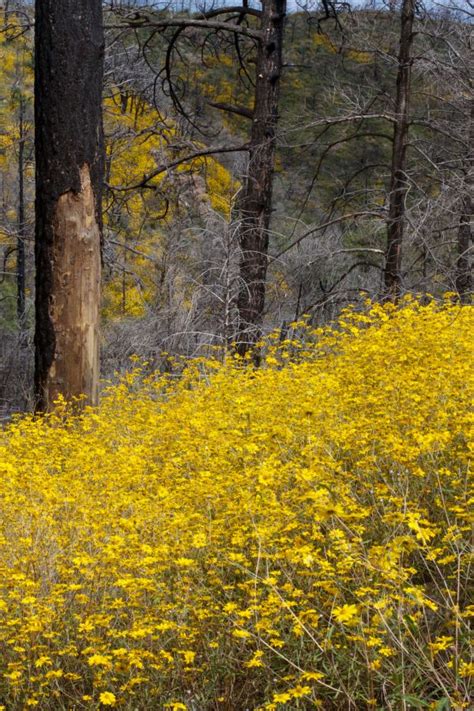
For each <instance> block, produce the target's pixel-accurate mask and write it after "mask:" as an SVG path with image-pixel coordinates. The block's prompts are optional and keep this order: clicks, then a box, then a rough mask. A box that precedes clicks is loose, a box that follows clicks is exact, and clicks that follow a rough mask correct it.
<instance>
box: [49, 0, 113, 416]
mask: <svg viewBox="0 0 474 711" xmlns="http://www.w3.org/2000/svg"><path fill="white" fill-rule="evenodd" d="M103 54H104V38H103V22H102V3H101V0H61V2H58V1H57V0H37V1H36V19H35V122H36V242H35V261H36V333H35V390H36V407H37V409H38V410H39V411H44V410H48V409H50V408H51V406H52V404H53V402H54V400H55V399H56V397H57V396H58V395H60V394H61V395H64V396H65V397H66V398H67V399H70V398H72V397H75V396H79V395H85V396H86V402H90V403H92V404H95V403H96V402H97V397H98V375H99V336H98V328H99V294H100V241H101V186H102V181H103V137H102V80H103Z"/></svg>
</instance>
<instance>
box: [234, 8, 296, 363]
mask: <svg viewBox="0 0 474 711" xmlns="http://www.w3.org/2000/svg"><path fill="white" fill-rule="evenodd" d="M285 14H286V0H263V2H262V19H261V30H262V36H263V38H262V40H261V42H260V43H259V48H258V56H257V66H256V79H255V81H256V87H255V104H254V112H253V120H252V129H251V137H250V143H249V162H248V168H247V175H246V176H245V180H244V185H243V187H242V195H241V198H240V200H239V205H238V208H237V212H238V219H239V241H240V248H241V261H240V290H239V295H238V300H237V309H238V317H239V323H238V332H237V338H236V342H237V352H238V353H239V354H240V355H244V354H245V353H246V352H247V351H248V350H249V348H252V347H253V346H254V345H255V343H256V342H257V341H258V339H259V337H260V335H261V326H262V319H263V312H264V306H265V282H266V274H267V265H268V237H269V227H270V218H271V213H272V187H273V170H274V163H275V143H276V126H277V122H278V100H279V92H280V76H281V71H282V45H283V28H284V21H285Z"/></svg>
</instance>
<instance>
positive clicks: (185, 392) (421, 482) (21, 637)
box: [0, 299, 474, 711]
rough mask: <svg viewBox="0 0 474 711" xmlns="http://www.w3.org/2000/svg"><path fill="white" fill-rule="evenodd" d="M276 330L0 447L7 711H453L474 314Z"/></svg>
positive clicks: (461, 636)
mask: <svg viewBox="0 0 474 711" xmlns="http://www.w3.org/2000/svg"><path fill="white" fill-rule="evenodd" d="M290 333H291V337H290V336H289V337H288V338H286V340H283V341H282V340H281V338H280V336H279V335H275V337H274V338H273V340H272V338H270V340H269V342H268V344H267V346H266V353H267V355H266V359H265V362H264V363H263V366H262V367H261V368H260V369H258V370H255V369H254V368H253V367H252V366H248V367H243V366H242V364H241V363H240V362H239V361H238V360H235V359H233V358H231V357H228V358H227V359H225V360H224V362H221V361H220V360H219V359H216V360H207V361H204V360H202V361H200V360H196V361H193V363H192V364H190V365H189V366H188V367H187V368H186V369H185V370H184V372H183V373H182V375H181V376H180V377H173V376H170V375H162V376H159V375H153V374H152V375H150V374H148V375H146V374H145V369H143V368H142V369H140V368H137V369H136V370H135V371H134V372H133V373H131V374H129V375H127V376H126V377H125V378H123V379H122V380H121V382H120V383H119V384H117V385H114V386H110V387H109V388H108V389H107V390H106V392H105V393H104V397H103V401H102V405H101V407H100V409H99V410H87V411H86V412H85V413H84V414H83V415H81V416H75V417H73V416H68V413H67V408H66V407H65V406H64V405H61V404H59V405H58V409H57V411H56V412H55V413H54V414H53V415H51V416H48V417H43V418H38V419H34V418H33V417H28V416H26V417H23V418H21V419H18V420H17V421H15V422H14V423H12V424H11V425H10V426H8V427H7V428H6V429H5V430H4V431H3V432H2V433H0V472H1V479H0V502H1V503H0V507H1V518H0V652H1V653H0V707H1V708H3V709H8V710H10V709H12V710H16V709H27V708H30V707H32V708H34V707H36V708H37V709H45V710H52V711H53V710H54V711H60V710H61V709H104V708H109V707H115V708H117V709H129V710H130V711H131V710H132V709H171V710H173V711H179V710H180V709H182V710H183V711H184V710H185V709H187V710H189V711H208V710H209V711H211V710H212V711H213V710H216V711H218V710H226V711H244V710H245V709H249V710H251V711H254V710H257V709H261V710H265V711H273V710H278V711H281V710H287V711H288V710H290V709H291V710H293V709H311V708H321V709H324V710H329V711H330V710H332V709H341V710H346V709H347V710H350V709H352V710H354V711H359V710H363V709H393V710H394V711H398V710H399V709H401V710H409V709H419V708H426V709H433V710H436V711H442V710H443V709H445V710H447V709H467V708H468V707H469V698H470V696H469V678H470V675H471V676H472V672H473V665H472V663H470V660H469V638H468V623H469V618H470V617H472V615H473V613H474V606H473V605H472V604H469V599H468V590H469V585H468V576H469V570H470V568H469V565H470V560H469V555H470V548H469V545H470V541H469V539H470V533H471V525H472V498H471V500H470V499H469V484H470V482H469V479H468V454H469V433H470V428H472V414H470V411H469V406H470V401H471V398H472V371H471V369H470V356H471V355H472V346H473V340H472V333H474V314H473V310H472V307H469V306H460V305H457V304H455V303H454V302H453V303H451V302H450V301H449V299H447V300H446V301H445V303H443V304H441V305H440V304H438V305H437V304H435V303H434V302H433V303H429V304H427V305H422V304H421V303H419V302H418V301H416V300H411V301H410V300H408V301H405V302H404V303H403V304H402V305H401V306H399V307H395V306H393V305H386V306H381V305H372V306H370V307H367V310H366V311H365V312H363V313H356V312H355V311H350V310H349V311H346V312H345V313H344V314H343V315H342V317H341V320H340V323H339V324H338V325H337V327H335V328H333V329H329V328H326V329H317V330H314V329H313V330H312V329H310V328H308V327H306V328H304V327H303V326H301V324H300V325H297V324H294V325H293V329H292V331H291V332H290ZM272 343H273V344H274V345H272ZM471 484H472V482H471ZM471 562H472V561H471Z"/></svg>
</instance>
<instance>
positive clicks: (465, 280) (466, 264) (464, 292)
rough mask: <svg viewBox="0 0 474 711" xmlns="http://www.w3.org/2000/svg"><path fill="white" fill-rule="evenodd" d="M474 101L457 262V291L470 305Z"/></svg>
mask: <svg viewBox="0 0 474 711" xmlns="http://www.w3.org/2000/svg"><path fill="white" fill-rule="evenodd" d="M473 185H474V101H471V113H470V124H469V155H468V156H467V158H466V160H465V164H464V190H463V195H462V198H461V200H462V202H461V205H462V207H461V217H460V219H459V230H458V258H457V261H456V289H457V291H458V294H459V298H460V299H461V302H463V303H468V302H469V301H470V299H471V294H472V272H471V255H470V252H471V249H472V221H473V218H474V203H473V199H472V189H473Z"/></svg>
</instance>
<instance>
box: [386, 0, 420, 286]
mask: <svg viewBox="0 0 474 711" xmlns="http://www.w3.org/2000/svg"><path fill="white" fill-rule="evenodd" d="M415 5H416V2H415V0H403V5H402V10H401V33H400V48H399V53H398V73H397V95H396V99H395V125H394V131H393V149H392V164H391V176H390V196H389V214H388V224H387V251H386V261H385V274H384V282H385V291H386V293H387V296H389V297H390V298H393V299H396V298H397V297H398V296H399V295H400V290H401V263H402V242H403V231H404V224H405V200H406V196H407V192H408V182H407V179H406V174H405V163H406V148H407V139H408V126H409V122H408V110H409V100H410V79H411V67H412V61H413V60H412V58H411V47H412V44H413V23H414V19H415Z"/></svg>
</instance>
